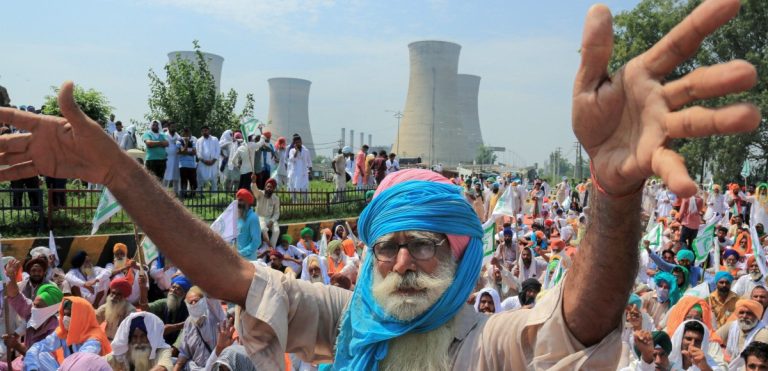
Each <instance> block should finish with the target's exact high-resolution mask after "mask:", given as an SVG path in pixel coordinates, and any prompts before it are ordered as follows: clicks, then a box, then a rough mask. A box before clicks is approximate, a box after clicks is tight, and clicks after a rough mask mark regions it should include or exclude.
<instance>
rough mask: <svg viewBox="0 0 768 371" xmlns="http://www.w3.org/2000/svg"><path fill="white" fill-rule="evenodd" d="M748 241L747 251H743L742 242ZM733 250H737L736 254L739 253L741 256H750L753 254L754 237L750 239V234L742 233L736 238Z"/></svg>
mask: <svg viewBox="0 0 768 371" xmlns="http://www.w3.org/2000/svg"><path fill="white" fill-rule="evenodd" d="M745 238H746V239H747V249H746V250H742V248H741V245H740V244H741V240H743V239H745ZM733 249H734V250H736V252H738V253H739V255H741V256H744V255H748V254H752V237H750V235H749V232H741V233H739V235H738V236H737V237H736V241H735V242H734V243H733Z"/></svg>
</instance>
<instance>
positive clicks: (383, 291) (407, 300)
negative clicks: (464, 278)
mask: <svg viewBox="0 0 768 371" xmlns="http://www.w3.org/2000/svg"><path fill="white" fill-rule="evenodd" d="M456 265H457V263H456V262H455V261H454V260H453V259H452V258H446V259H441V260H440V261H439V263H438V266H437V270H436V271H435V273H434V274H433V275H428V274H425V273H417V272H407V273H406V275H405V276H401V275H400V274H398V273H396V272H390V273H389V274H387V276H386V277H382V276H381V274H380V273H379V271H378V269H375V268H374V270H373V287H372V288H371V292H372V294H373V297H374V299H376V302H378V303H379V305H380V306H381V307H382V308H384V311H385V312H387V313H388V314H390V315H392V316H393V317H395V318H397V319H399V320H401V321H410V320H412V319H414V318H416V317H418V316H419V315H420V314H422V313H424V312H425V311H426V310H427V309H429V308H430V307H431V306H432V305H433V304H435V303H436V302H437V300H438V299H440V297H441V296H442V295H443V293H444V292H445V290H446V289H448V287H449V286H451V283H453V278H454V276H455V275H456ZM401 286H402V287H404V288H414V289H417V290H422V292H421V293H419V294H416V295H399V294H398V293H397V290H398V288H399V287H401ZM422 356H423V355H422Z"/></svg>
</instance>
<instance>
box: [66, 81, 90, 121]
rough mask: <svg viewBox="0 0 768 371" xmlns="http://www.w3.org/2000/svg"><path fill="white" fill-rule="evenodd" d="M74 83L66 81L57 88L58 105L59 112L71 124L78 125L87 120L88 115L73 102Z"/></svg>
mask: <svg viewBox="0 0 768 371" xmlns="http://www.w3.org/2000/svg"><path fill="white" fill-rule="evenodd" d="M74 94H75V84H74V83H73V82H72V81H66V82H64V83H63V84H61V90H59V107H60V108H61V114H62V115H64V117H65V118H66V119H67V121H69V123H70V124H72V126H79V125H83V124H86V123H88V122H89V119H88V116H86V115H85V113H83V111H82V110H81V109H80V106H78V105H77V103H75V95H74Z"/></svg>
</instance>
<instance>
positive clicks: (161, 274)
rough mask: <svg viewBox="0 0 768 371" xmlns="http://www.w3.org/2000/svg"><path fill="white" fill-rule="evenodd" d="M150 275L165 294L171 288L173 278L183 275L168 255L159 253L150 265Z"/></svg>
mask: <svg viewBox="0 0 768 371" xmlns="http://www.w3.org/2000/svg"><path fill="white" fill-rule="evenodd" d="M150 266H151V268H150V269H149V275H150V277H152V279H153V280H154V281H155V284H156V285H157V287H158V288H159V289H160V290H161V291H162V292H163V295H165V294H167V293H168V290H170V289H171V280H172V279H173V278H174V277H176V276H177V275H181V271H180V270H179V268H176V266H175V265H173V263H172V262H171V260H170V259H168V257H166V256H165V255H163V254H161V253H158V254H157V259H155V262H154V263H153V264H151V265H150Z"/></svg>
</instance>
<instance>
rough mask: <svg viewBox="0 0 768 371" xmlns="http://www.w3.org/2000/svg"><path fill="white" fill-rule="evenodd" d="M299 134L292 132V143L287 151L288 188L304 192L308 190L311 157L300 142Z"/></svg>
mask: <svg viewBox="0 0 768 371" xmlns="http://www.w3.org/2000/svg"><path fill="white" fill-rule="evenodd" d="M301 143H302V142H301V136H299V134H293V145H292V146H291V150H290V151H288V159H287V160H288V190H289V191H293V192H306V191H307V190H309V174H310V173H311V172H312V158H311V157H310V155H309V150H308V149H307V147H304V145H302V144H301Z"/></svg>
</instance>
